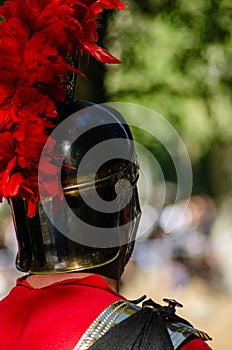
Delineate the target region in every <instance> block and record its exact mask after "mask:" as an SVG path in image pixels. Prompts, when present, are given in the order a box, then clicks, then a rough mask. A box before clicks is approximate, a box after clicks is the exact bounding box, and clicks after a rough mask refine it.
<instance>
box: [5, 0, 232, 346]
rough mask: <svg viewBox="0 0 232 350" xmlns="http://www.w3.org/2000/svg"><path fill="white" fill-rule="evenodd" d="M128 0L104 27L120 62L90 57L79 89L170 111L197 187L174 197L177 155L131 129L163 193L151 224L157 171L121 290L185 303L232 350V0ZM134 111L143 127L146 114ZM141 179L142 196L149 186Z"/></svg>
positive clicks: (10, 268) (185, 312) (216, 342)
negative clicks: (171, 217) (175, 217)
mask: <svg viewBox="0 0 232 350" xmlns="http://www.w3.org/2000/svg"><path fill="white" fill-rule="evenodd" d="M125 2H126V4H127V5H128V10H126V11H120V12H118V13H111V12H110V13H108V14H107V16H104V18H103V20H104V22H105V24H106V25H105V27H104V29H100V32H99V33H100V40H101V41H102V43H103V44H104V45H105V46H106V47H107V48H108V49H109V51H110V52H112V53H113V54H114V55H116V56H117V57H119V58H120V59H121V60H122V62H123V63H122V65H119V66H118V65H117V66H109V67H108V66H107V67H106V66H102V65H101V64H99V63H97V62H95V61H94V60H92V59H90V62H89V64H88V67H87V68H85V64H86V63H87V58H85V57H83V62H82V65H83V70H85V71H86V75H87V76H88V80H87V81H83V80H82V79H79V81H78V87H77V91H76V95H77V97H78V98H83V99H88V100H91V101H94V102H98V103H102V102H105V101H117V102H118V101H120V102H130V103H135V104H138V105H142V106H144V107H147V108H149V109H151V110H153V111H155V112H157V113H159V114H160V115H162V116H163V117H164V118H166V119H167V120H168V121H169V122H170V123H171V124H172V125H173V127H174V128H175V129H176V130H177V131H178V133H179V135H180V136H181V138H182V140H183V141H184V143H185V145H186V147H187V150H188V153H189V156H190V159H191V163H192V168H193V190H192V195H191V197H190V198H181V199H180V200H179V201H178V203H174V201H175V193H176V181H177V178H176V172H175V167H174V166H173V162H172V159H171V158H170V156H169V154H168V153H167V152H166V151H165V149H164V147H163V145H162V144H161V143H159V142H158V140H156V139H155V138H153V137H151V135H149V134H147V133H145V134H142V133H141V130H140V131H138V130H134V134H135V138H136V140H137V141H138V142H139V143H140V144H143V145H144V146H145V148H146V149H148V150H149V152H151V153H152V154H153V155H154V157H155V158H156V160H157V161H158V163H159V165H160V167H161V169H162V172H163V176H164V178H165V181H166V198H165V203H164V206H163V208H162V211H161V214H160V216H159V218H158V220H156V221H155V223H154V222H153V221H152V220H153V219H152V218H153V217H154V215H155V213H156V212H157V210H158V209H159V208H158V207H157V206H158V204H157V203H159V195H160V193H159V186H158V185H157V182H156V181H155V180H156V175H157V174H155V173H154V174H151V179H152V180H151V186H152V188H151V190H150V198H151V199H150V201H149V203H146V206H145V207H144V211H145V217H146V220H145V222H143V225H146V224H147V225H148V226H149V223H150V222H151V223H153V224H152V225H150V228H149V230H148V231H147V232H146V235H145V236H143V237H142V238H141V239H140V240H139V241H138V242H137V245H136V248H135V251H134V254H133V256H132V259H131V262H130V263H129V265H128V267H127V269H126V271H125V274H124V277H123V279H122V286H121V292H122V294H124V295H125V296H127V297H128V298H131V299H135V298H137V297H139V296H140V295H142V294H147V296H149V297H151V298H153V299H154V300H155V301H157V302H159V303H162V298H164V297H169V298H174V299H177V300H178V301H180V302H181V303H182V304H184V308H183V309H180V311H179V314H180V315H182V316H184V317H187V318H188V320H189V321H190V322H192V323H193V324H194V325H195V326H196V327H199V328H200V329H202V330H206V331H207V332H208V333H209V334H210V335H211V336H212V337H213V342H212V343H211V346H212V347H213V348H214V349H215V350H219V349H224V350H230V349H231V345H230V343H231V340H230V330H231V327H232V276H231V271H232V216H231V208H232V196H231V193H232V161H231V160H232V108H231V107H232V106H231V104H232V101H231V95H232V88H231V87H232V45H231V44H232V36H231V31H232V1H231V0H204V1H202V0H189V1H187V0H139V1H132V0H130V1H125ZM0 3H3V1H1V2H0ZM134 118H137V120H138V119H139V123H140V125H141V128H143V127H145V129H146V125H144V124H143V123H145V122H146V118H144V116H143V115H140V116H136V115H135V116H134ZM132 120H133V116H132ZM144 162H146V160H144ZM147 166H148V167H149V163H148V164H147ZM183 171H184V169H183ZM151 172H152V170H151ZM139 186H140V188H139V190H140V194H141V197H143V190H144V188H143V184H142V183H140V185H139ZM186 200H190V202H189V206H188V210H187V211H186V214H185V216H184V217H183V220H182V222H181V224H180V225H178V227H177V228H176V230H175V231H174V232H172V234H167V233H166V232H165V231H166V224H165V223H166V220H167V217H168V213H169V211H170V210H171V209H173V210H174V211H176V212H178V210H179V209H180V208H181V206H183V205H185V202H186ZM0 219H1V221H0V278H1V279H0V297H3V296H4V295H6V294H7V293H8V291H9V290H10V288H11V287H12V286H13V285H14V283H15V279H16V278H17V276H20V273H19V272H17V271H16V269H15V267H14V260H15V254H16V243H15V239H14V234H13V227H12V222H11V218H10V213H9V208H8V205H7V203H4V204H1V205H0Z"/></svg>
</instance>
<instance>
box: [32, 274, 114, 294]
mask: <svg viewBox="0 0 232 350" xmlns="http://www.w3.org/2000/svg"><path fill="white" fill-rule="evenodd" d="M91 275H93V274H92V273H86V272H67V273H60V274H46V275H30V276H28V277H27V282H28V283H29V284H30V285H31V286H32V287H33V288H43V287H47V286H49V285H50V284H53V283H56V282H61V281H64V280H68V279H73V278H84V277H88V276H91ZM102 278H103V279H104V280H105V281H106V283H107V284H108V285H109V286H110V287H111V288H112V289H113V290H115V291H116V292H118V289H119V281H117V280H114V279H112V278H108V277H105V276H102Z"/></svg>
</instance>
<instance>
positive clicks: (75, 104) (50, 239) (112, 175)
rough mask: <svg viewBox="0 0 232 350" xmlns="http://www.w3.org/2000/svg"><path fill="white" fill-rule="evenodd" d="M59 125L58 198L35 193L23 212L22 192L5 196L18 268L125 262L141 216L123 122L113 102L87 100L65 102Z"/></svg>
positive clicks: (134, 168)
mask: <svg viewBox="0 0 232 350" xmlns="http://www.w3.org/2000/svg"><path fill="white" fill-rule="evenodd" d="M70 117H71V119H70ZM70 120H71V122H70ZM58 128H60V130H62V131H63V132H62V133H61V134H59V137H58V138H56V146H55V150H54V152H55V153H56V154H57V153H59V154H61V155H62V157H61V158H62V164H61V169H60V177H59V179H58V180H59V182H60V186H61V188H62V196H63V197H62V199H61V200H60V203H58V205H57V201H56V200H55V198H54V197H53V196H50V197H46V198H42V199H40V200H39V202H38V205H37V211H36V215H35V216H34V217H32V218H29V217H28V216H27V206H26V202H25V200H24V199H23V198H21V197H14V198H11V199H10V205H11V209H12V214H13V220H14V225H15V230H16V236H17V241H18V255H17V260H16V265H17V268H18V269H19V270H21V271H25V272H30V273H35V274H36V273H39V274H41V273H59V272H68V271H83V270H89V269H91V270H92V269H96V268H103V266H105V268H107V266H110V265H111V264H114V262H117V261H121V262H120V265H123V266H124V265H125V264H126V262H127V261H128V259H129V257H130V255H131V252H132V250H133V242H134V240H135V237H136V232H137V227H138V222H139V218H140V206H139V200H138V193H137V187H136V182H137V180H138V164H137V159H136V154H135V150H134V145H133V140H132V135H131V132H130V129H129V127H128V125H127V124H126V122H125V120H124V119H123V117H122V116H121V115H120V114H119V113H118V112H117V111H115V110H114V109H112V108H110V107H107V106H99V105H93V104H91V103H89V102H86V101H71V102H69V103H67V104H66V106H65V108H64V109H63V111H62V113H61V114H60V119H59V125H58ZM62 128H63V129H62ZM55 130H56V129H55ZM51 136H52V137H53V133H52V135H51ZM45 147H46V145H45ZM92 150H94V152H93V154H92V155H91V152H92ZM106 151H107V152H106ZM105 152H106V153H105ZM98 158H99V159H98ZM120 259H121V260H120ZM105 275H107V273H105ZM111 275H112V274H110V276H111Z"/></svg>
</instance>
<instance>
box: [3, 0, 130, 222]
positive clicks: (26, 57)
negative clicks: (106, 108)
mask: <svg viewBox="0 0 232 350" xmlns="http://www.w3.org/2000/svg"><path fill="white" fill-rule="evenodd" d="M125 8H126V5H125V4H123V3H122V2H121V1H118V0H80V1H77V0H24V1H21V0H9V1H6V2H5V4H4V6H2V7H0V16H1V17H2V22H1V24H0V77H1V78H0V79H1V80H0V137H1V142H0V199H1V198H2V197H13V196H17V195H20V196H22V197H24V198H25V199H26V201H27V203H28V216H33V215H34V214H35V210H36V203H37V200H38V198H39V193H38V183H37V182H38V164H39V158H40V154H41V152H42V149H43V146H44V144H45V142H46V140H47V138H48V134H49V133H48V129H50V130H51V128H54V127H55V118H56V117H57V107H56V103H57V102H63V101H64V100H65V91H66V86H65V83H64V81H65V79H62V77H64V76H65V75H66V74H67V73H68V71H69V70H72V71H74V72H75V73H77V74H81V73H80V72H79V71H78V70H77V69H76V68H75V67H71V66H70V65H69V62H68V61H69V60H68V59H67V58H68V57H69V58H70V57H74V56H75V52H76V51H78V52H79V53H80V54H81V53H82V52H83V51H86V52H87V53H88V54H89V55H92V56H94V57H95V58H96V59H97V60H99V61H101V62H104V63H120V61H119V60H118V59H116V58H115V57H113V56H112V55H111V54H110V53H108V52H107V51H106V50H105V49H103V48H101V47H99V46H98V45H97V44H96V42H97V40H98V34H97V27H98V22H97V17H98V15H99V14H100V13H101V12H102V11H103V10H105V9H115V10H121V9H125ZM48 161H49V159H48ZM51 167H52V165H51V164H50V166H49V168H50V169H51V170H52V173H53V174H51V173H50V174H49V175H51V176H52V175H54V174H55V173H56V172H57V169H56V168H55V166H54V167H53V168H51ZM46 171H47V170H46V167H44V173H45V175H47V174H46ZM55 187H56V185H55V184H54V183H53V182H52V179H51V186H47V188H46V193H47V195H52V194H53V193H55V191H56V190H57V188H55Z"/></svg>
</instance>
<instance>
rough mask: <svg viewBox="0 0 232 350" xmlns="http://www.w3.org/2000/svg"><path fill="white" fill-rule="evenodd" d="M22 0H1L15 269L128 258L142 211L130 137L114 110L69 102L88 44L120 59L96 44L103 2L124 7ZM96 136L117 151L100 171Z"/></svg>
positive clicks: (4, 148) (1, 119) (107, 59)
mask: <svg viewBox="0 0 232 350" xmlns="http://www.w3.org/2000/svg"><path fill="white" fill-rule="evenodd" d="M21 5H22V3H21V1H20V0H11V1H6V3H5V4H4V5H3V6H1V7H0V17H1V18H3V19H4V20H3V21H1V23H0V70H1V86H0V90H1V91H0V95H1V97H0V105H1V108H0V133H1V145H0V200H1V198H2V197H5V198H7V199H8V200H9V203H10V205H11V209H12V215H13V220H14V225H15V230H16V236H17V241H18V255H17V261H16V264H17V267H18V268H19V269H20V270H22V271H27V272H32V273H54V272H64V271H78V270H87V269H93V268H99V267H102V266H106V265H107V266H108V265H109V264H111V263H112V262H116V261H119V260H120V259H121V257H122V259H121V260H120V261H123V264H124V262H125V261H126V260H127V258H128V256H129V255H130V252H131V248H132V245H133V243H132V242H133V239H134V235H135V231H136V226H137V221H138V220H137V218H138V217H139V213H140V209H139V204H138V197H137V189H136V181H137V178H138V165H137V163H136V156H135V151H134V146H133V142H132V136H131V133H130V130H129V127H128V126H127V124H126V122H125V121H124V119H123V117H122V116H121V115H120V114H119V113H118V112H117V111H115V110H113V109H112V108H110V107H107V106H93V105H91V103H87V102H83V101H73V95H74V91H75V77H76V75H82V76H83V74H82V73H81V72H80V71H79V70H78V64H79V58H80V56H81V54H82V53H83V52H84V51H85V52H86V53H87V54H88V55H91V56H93V57H95V58H96V59H97V60H99V61H101V62H104V63H110V64H111V63H120V61H119V60H118V59H117V58H115V57H114V56H112V55H111V54H110V53H108V52H107V51H106V50H105V49H103V48H101V47H99V46H98V45H97V40H98V33H97V28H98V27H99V21H98V20H99V15H100V14H101V13H102V11H103V10H106V9H116V10H121V9H125V8H126V5H125V4H123V3H122V2H121V1H120V0H114V1H107V2H104V1H103V2H99V1H98V0H93V1H91V2H90V3H89V4H88V5H86V1H84V0H80V1H69V2H67V1H63V0H62V1H54V0H49V1H43V2H41V1H40V0H33V1H32V0H27V1H26V2H24V6H23V7H22V6H21ZM32 8H33V11H32ZM54 16H55V17H54ZM19 67H20V69H19ZM67 101H69V102H67ZM86 107H87V108H86ZM70 118H71V119H70ZM57 130H58V131H59V132H58V135H57V134H56V132H57ZM49 135H50V136H49ZM77 135H79V136H78V137H76V136H77ZM47 139H48V140H47ZM117 140H121V141H117ZM50 141H51V142H50ZM108 141H110V147H108V146H107V145H108V144H107V142H108ZM114 141H116V142H114ZM49 142H50V143H49ZM99 142H100V144H104V145H105V147H103V148H102V149H101V150H100V151H98V152H97V153H98V155H101V156H102V155H104V150H105V149H108V148H109V150H111V151H112V154H113V155H114V156H112V157H110V156H108V157H107V158H106V159H105V161H103V162H102V164H100V167H98V168H97V169H96V165H97V163H96V160H97V159H98V157H92V158H91V157H90V159H89V158H88V155H89V151H90V150H91V149H92V148H93V149H95V147H97V145H98V144H99ZM44 145H45V147H44ZM41 152H42V153H41ZM117 152H119V153H117ZM95 158H96V159H95ZM103 158H104V157H103ZM103 160H104V159H103ZM93 175H94V176H93ZM38 185H39V186H38ZM96 194H97V197H96ZM96 198H98V199H97V201H96ZM91 203H92V204H91ZM102 203H103V204H107V205H105V209H102ZM112 204H113V206H112ZM93 207H94V208H93ZM107 208H108V209H109V208H111V210H110V211H109V210H108V209H107ZM123 264H122V265H123Z"/></svg>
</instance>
